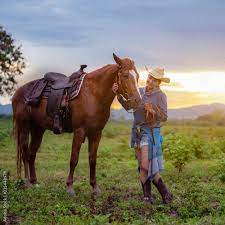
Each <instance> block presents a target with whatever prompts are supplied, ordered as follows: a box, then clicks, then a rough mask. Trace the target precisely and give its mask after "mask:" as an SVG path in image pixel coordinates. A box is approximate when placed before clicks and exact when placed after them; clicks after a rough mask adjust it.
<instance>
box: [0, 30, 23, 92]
mask: <svg viewBox="0 0 225 225" xmlns="http://www.w3.org/2000/svg"><path fill="white" fill-rule="evenodd" d="M24 68H25V61H24V58H23V55H22V52H21V46H16V45H15V40H14V39H12V37H11V35H10V34H8V33H7V32H6V30H4V28H3V27H2V26H0V95H3V94H8V95H10V94H12V92H13V90H14V89H15V85H16V83H17V82H16V80H15V76H16V75H21V74H23V72H22V70H23V69H24Z"/></svg>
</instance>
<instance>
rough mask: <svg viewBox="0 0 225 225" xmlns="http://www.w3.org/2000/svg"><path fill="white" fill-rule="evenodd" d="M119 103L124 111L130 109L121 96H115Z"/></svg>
mask: <svg viewBox="0 0 225 225" xmlns="http://www.w3.org/2000/svg"><path fill="white" fill-rule="evenodd" d="M117 99H118V101H119V103H120V104H121V105H122V106H123V108H124V109H125V110H130V109H131V107H130V106H129V105H128V104H127V101H126V100H124V98H123V97H122V96H121V95H117Z"/></svg>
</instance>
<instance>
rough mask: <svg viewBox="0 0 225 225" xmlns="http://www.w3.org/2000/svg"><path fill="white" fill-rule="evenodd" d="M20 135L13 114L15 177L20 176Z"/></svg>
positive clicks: (21, 149)
mask: <svg viewBox="0 0 225 225" xmlns="http://www.w3.org/2000/svg"><path fill="white" fill-rule="evenodd" d="M20 135H21V134H20V129H19V125H18V121H17V120H16V118H15V115H13V136H14V139H15V141H16V151H17V157H16V158H17V162H16V166H17V177H18V178H21V170H22V154H23V148H22V144H21V143H20V142H21V138H20Z"/></svg>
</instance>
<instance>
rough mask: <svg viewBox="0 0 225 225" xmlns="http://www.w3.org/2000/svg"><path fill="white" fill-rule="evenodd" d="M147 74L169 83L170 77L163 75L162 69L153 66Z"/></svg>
mask: <svg viewBox="0 0 225 225" xmlns="http://www.w3.org/2000/svg"><path fill="white" fill-rule="evenodd" d="M148 75H149V76H152V77H154V78H155V79H157V80H161V81H162V82H165V83H169V82H170V78H167V77H164V69H162V68H155V69H152V70H150V71H148Z"/></svg>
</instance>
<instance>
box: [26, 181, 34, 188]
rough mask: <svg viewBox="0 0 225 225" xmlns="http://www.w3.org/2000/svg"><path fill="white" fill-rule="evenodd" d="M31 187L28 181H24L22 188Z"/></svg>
mask: <svg viewBox="0 0 225 225" xmlns="http://www.w3.org/2000/svg"><path fill="white" fill-rule="evenodd" d="M32 186H33V185H32V183H31V182H30V181H29V180H27V179H25V180H24V188H31V187H32Z"/></svg>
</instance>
